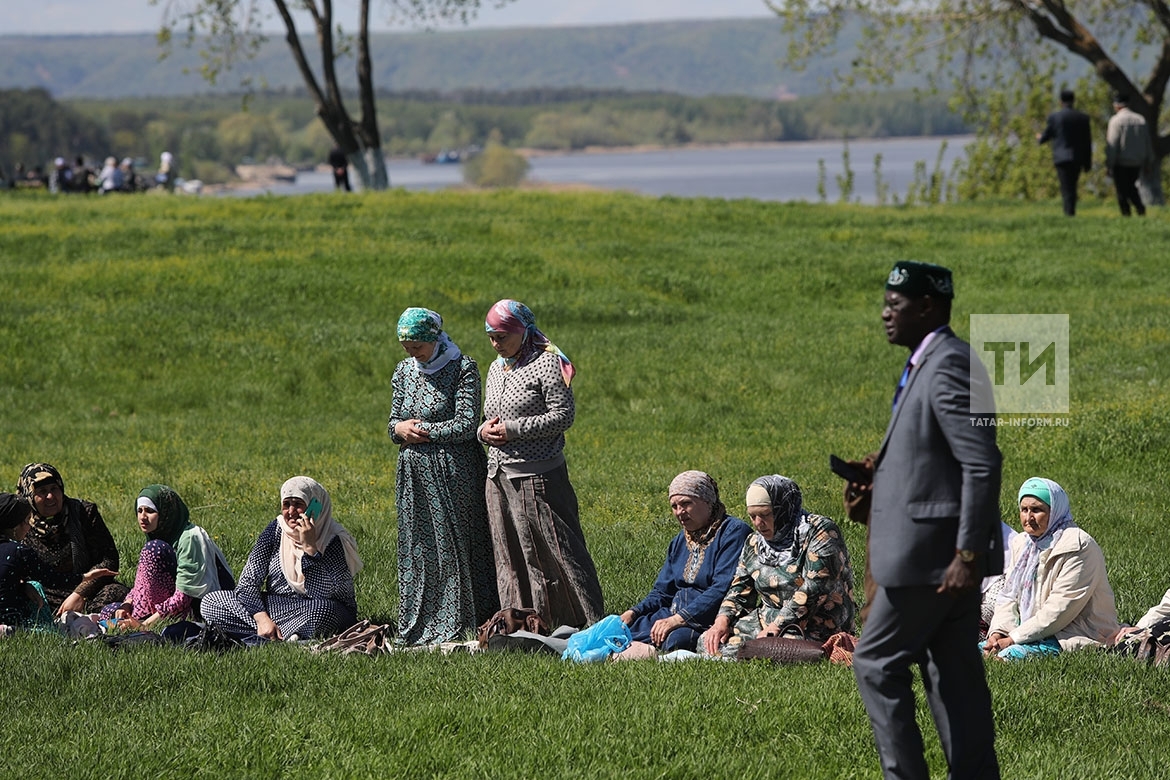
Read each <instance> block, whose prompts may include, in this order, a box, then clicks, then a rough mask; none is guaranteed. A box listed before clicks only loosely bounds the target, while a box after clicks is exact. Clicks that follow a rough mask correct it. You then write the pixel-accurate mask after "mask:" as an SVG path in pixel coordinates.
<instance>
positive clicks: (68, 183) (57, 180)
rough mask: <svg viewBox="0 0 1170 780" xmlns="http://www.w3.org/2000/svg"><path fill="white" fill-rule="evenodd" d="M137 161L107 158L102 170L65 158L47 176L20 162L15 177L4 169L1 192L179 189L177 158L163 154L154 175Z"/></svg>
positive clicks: (81, 159) (80, 157) (39, 168)
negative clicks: (21, 190) (176, 173)
mask: <svg viewBox="0 0 1170 780" xmlns="http://www.w3.org/2000/svg"><path fill="white" fill-rule="evenodd" d="M134 166H135V163H134V159H133V158H130V157H124V158H123V159H122V161H121V162H118V159H117V158H116V157H112V156H111V157H107V158H106V159H105V162H104V163H103V164H102V165H101V167H97V166H94V165H90V164H89V162H88V161H87V160H86V158H85V156H84V155H77V157H75V158H74V161H73V164H72V165H70V164H69V162H68V161H67V160H66V159H65V158H64V157H58V158H56V159H55V160H53V164H52V166H51V167H50V169H49V171H48V172H47V173H46V172H45V169H44V168H43V167H42V166H40V165H37V166H34V167H33V168H31V169H26V168H25V166H24V163H20V162H18V163H16V165H15V166H14V168H13V172H12V175H11V176H8V175H7V173H6V172H5V171H4V170H3V169H2V168H0V189H29V190H39V189H47V190H48V191H49V192H53V193H80V194H89V193H99V194H106V193H112V192H146V191H147V190H152V189H163V190H166V191H167V192H173V191H174V189H175V168H176V166H175V157H174V155H173V154H171V153H170V152H163V153H162V155H160V157H159V164H158V170H157V171H156V172H155V173H154V174H153V175H151V174H143V173H139V172H138V171H137V170H136V169H135V167H134Z"/></svg>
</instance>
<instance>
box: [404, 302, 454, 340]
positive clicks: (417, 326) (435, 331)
mask: <svg viewBox="0 0 1170 780" xmlns="http://www.w3.org/2000/svg"><path fill="white" fill-rule="evenodd" d="M442 333H443V318H442V317H440V316H439V313H438V312H435V311H431V310H430V309H424V308H421V307H419V306H411V307H410V308H409V309H407V310H406V311H404V312H402V316H401V317H399V318H398V340H399V341H428V342H430V341H438V340H439V336H440V335H441V334H442Z"/></svg>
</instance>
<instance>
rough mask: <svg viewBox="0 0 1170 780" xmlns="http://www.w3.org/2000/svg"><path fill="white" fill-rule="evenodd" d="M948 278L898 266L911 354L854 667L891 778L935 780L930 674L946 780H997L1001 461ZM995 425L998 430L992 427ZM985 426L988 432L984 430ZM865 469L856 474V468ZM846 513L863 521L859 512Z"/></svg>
mask: <svg viewBox="0 0 1170 780" xmlns="http://www.w3.org/2000/svg"><path fill="white" fill-rule="evenodd" d="M953 297H954V291H953V287H952V281H951V272H950V271H949V270H948V269H946V268H942V267H940V266H937V265H930V264H927V263H914V262H899V263H897V264H896V265H895V266H894V269H893V270H892V271H891V272H890V275H889V279H888V280H887V282H886V297H885V307H884V308H883V309H882V321H883V322H884V324H885V328H886V336H887V338H888V340H889V342H890V343H891V344H897V345H899V346H903V347H906V348H908V349H909V350H910V359H909V360H907V362H906V368H905V370H904V371H903V373H902V378H901V380H900V381H899V382H898V388H897V391H896V393H895V396H894V404H893V412H892V415H891V417H890V424H889V427H888V428H887V429H886V435H885V438H884V439H883V441H882V445H881V449H880V450H879V451H878V452H877V453H876V455H875V456H871V459H867V463H866V466H865V468H868V467H869V466H870V465H872V472H870V473H872V476H873V482H872V485H867V484H858V483H852V482H851V483H849V485H848V486H847V488H846V498H847V499H849V498H850V497H851V496H852V497H856V496H858V495H860V494H866V495H868V496H869V497H870V501H869V560H868V564H869V569H870V572H871V574H872V577H873V580H874V583H875V585H876V588H875V593H874V595H873V601H872V603H871V604H870V605H869V615H868V618H867V620H866V621H865V626H864V628H863V630H862V634H861V641H860V642H859V643H858V645H857V651H856V653H855V654H854V657H853V669H854V673H855V675H856V677H857V685H858V688H859V689H860V692H861V698H862V700H863V701H864V702H865V709H866V711H867V712H868V714H869V720H870V724H871V726H872V727H873V733H874V738H875V740H876V742H877V748H878V754H879V756H880V758H881V764H882V771H883V773H884V774H885V777H887V778H916V779H918V778H921V780H928V779H929V777H930V773H929V771H928V769H927V766H926V759H925V757H924V755H923V743H922V734H921V732H920V731H919V729H918V726H917V724H916V723H915V720H914V690H913V687H912V684H913V671H912V667H913V666H915V665H917V666H918V667H919V670H920V672H921V674H922V681H923V686H924V687H925V689H926V697H927V702H928V703H929V705H930V711H931V714H932V715H933V717H934V723H935V726H936V728H937V729H938V734H939V740H940V741H941V742H942V748H943V752H944V753H945V754H946V757H947V763H948V765H949V766H950V774H949V777H951V778H998V777H999V764H998V761H997V759H996V755H995V726H994V724H993V722H992V715H991V692H990V691H989V690H988V687H987V679H986V677H985V675H984V669H983V659H982V657H981V656H980V653H979V648H978V641H979V599H980V594H979V584H980V582H981V580H982V579H983V577H984V576H986V575H988V574H998V573H999V572H1001V571H1002V570H1003V550H1002V544H1003V542H1002V538H1001V535H1000V527H999V508H998V501H999V481H1000V462H1001V458H1000V452H999V448H998V447H997V446H996V443H995V426H994V424H991V425H986V424H985V423H987V422H988V418H989V417H994V415H986V414H975V413H973V412H972V409H990V408H991V406H990V405H976V406H973V405H972V401H973V399H975V400H977V401H979V403H980V404H989V401H988V400H987V399H989V398H990V393H991V384H990V381H989V380H988V377H987V372H986V371H985V370H984V369H983V366H982V364H981V363H980V362H979V361H978V359H976V358H974V357H973V356H972V353H971V349H970V347H969V345H968V344H967V343H966V342H964V341H963V340H961V339H960V338H959V337H958V336H956V335H955V334H954V332H953V331H952V330H951V329H950V327H949V325H948V323H949V322H950V315H951V300H952V298H953ZM992 422H994V421H992ZM981 423H983V424H981ZM857 465H861V464H857ZM851 516H855V517H856V514H855V513H854V512H851Z"/></svg>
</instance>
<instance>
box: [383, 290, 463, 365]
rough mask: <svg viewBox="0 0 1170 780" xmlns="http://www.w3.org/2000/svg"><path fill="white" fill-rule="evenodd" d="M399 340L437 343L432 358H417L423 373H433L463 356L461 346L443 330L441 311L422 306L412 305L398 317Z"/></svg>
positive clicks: (416, 360) (416, 361)
mask: <svg viewBox="0 0 1170 780" xmlns="http://www.w3.org/2000/svg"><path fill="white" fill-rule="evenodd" d="M398 340H399V341H424V342H428V343H434V344H435V351H434V352H432V353H431V359H430V360H428V361H427V362H425V363H424V362H422V361H421V360H419V359H417V358H415V363H416V364H417V365H418V370H419V372H420V373H423V374H433V373H435V372H436V371H438V370H439V369H441V368H442V367H443V366H445V365H447V364H448V363H450V362H451V361H452V360H458V359H459V358H460V357H462V356H463V353H462V352H461V351H460V350H459V347H458V346H457V345H456V344H455V342H454V341H452V340H451V337H450V336H448V335H447V334H446V333H445V332H444V331H443V318H442V317H441V316H439V313H438V312H437V311H431V310H430V309H424V308H422V307H420V306H411V307H410V308H409V309H407V310H406V311H404V312H402V316H401V317H399V318H398Z"/></svg>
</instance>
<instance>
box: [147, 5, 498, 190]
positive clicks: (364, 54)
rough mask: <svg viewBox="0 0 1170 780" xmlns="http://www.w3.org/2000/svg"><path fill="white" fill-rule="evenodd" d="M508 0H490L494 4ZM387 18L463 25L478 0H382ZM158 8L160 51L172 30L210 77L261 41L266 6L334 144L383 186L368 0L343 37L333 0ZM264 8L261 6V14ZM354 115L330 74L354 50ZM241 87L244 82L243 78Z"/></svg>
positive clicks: (368, 179) (366, 182) (365, 182)
mask: <svg viewBox="0 0 1170 780" xmlns="http://www.w3.org/2000/svg"><path fill="white" fill-rule="evenodd" d="M510 1H511V0H492V2H493V3H494V4H495V5H497V6H499V5H503V4H505V3H507V2H510ZM383 2H384V5H385V6H386V8H387V9H388V11H389V14H390V17H391V18H392V19H397V20H402V21H413V22H415V23H418V24H423V25H434V24H437V23H439V22H449V21H460V22H462V23H464V24H466V23H467V22H468V21H470V20H471V19H472V18H473V17H474V16H475V14H476V13H477V12H478V11H479V8H480V6H481V0H383ZM150 3H151V4H152V5H161V6H162V7H163V20H162V29H161V30H160V32H159V43H160V45H162V46H163V51H164V56H165V54H166V52H167V51H169V47H170V45H171V43H172V41H173V39H174V34H175V32H176V31H182V33H183V34H184V37H185V42H186V45H188V46H190V45H193V44H194V43H196V41H200V40H201V41H202V43H203V45H204V46H205V48H204V49H203V50H202V51H201V52H200V54H201V55H202V56H203V61H204V65H203V68H202V72H203V76H204V78H206V79H207V80H208V81H209V82H211V83H215V81H216V79H217V78H218V77H219V76H220V75H221V74H222V73H224V72H225V71H227V70H230V69H231V68H232V67H233V66H235V65H236V64H237V63H238V62H239V61H241V60H247V59H251V58H252V57H254V56H255V55H256V53H257V52H258V51H259V49H260V46H261V45H262V44H263V43H264V42H265V40H267V38H266V36H265V35H264V34H263V32H262V31H261V27H262V25H263V23H264V22H265V21H267V20H268V19H270V18H271V16H272V12H273V11H274V12H275V14H276V15H277V16H278V17H279V18H280V20H281V22H282V23H283V25H284V30H285V42H286V43H287V44H288V47H289V50H290V52H291V53H292V57H293V61H294V62H295V63H296V66H297V69H298V70H299V71H300V74H301V77H302V78H303V79H304V82H305V87H306V89H307V90H308V92H309V95H310V96H311V97H312V98H313V101H314V103H315V104H316V107H317V116H318V117H319V118H320V119H321V122H322V123H323V124H324V125H325V127H326V129H328V131H329V135H330V136H331V137H332V138H333V140H334V142H335V143H336V144H337V145H338V146H339V147H340V148H341V150H342V151H343V152H345V156H346V157H347V158H348V159H349V162H350V164H351V165H353V166H354V169H355V170H356V171H357V172H358V175H359V176H360V177H361V181H362V186H363V187H365V188H367V189H385V188H386V187H388V186H389V184H390V181H389V177H388V176H387V174H386V159H385V157H384V156H383V154H382V138H381V135H380V134H379V132H378V115H377V111H376V109H375V104H374V76H373V64H372V58H371V56H370V0H359V3H358V18H357V25H358V32H357V34H356V36H354V35H348V34H346V33H345V32H344V31H343V30H342V27H341V25H340V24H335V21H334V16H333V0H270V3H268V2H264V0H150ZM265 9H268V10H267V12H266V11H265ZM298 14H303V15H305V16H307V17H308V18H309V19H310V20H311V22H312V26H313V28H314V31H315V33H316V46H317V51H318V53H319V54H320V66H319V68H314V66H313V65H312V63H311V62H310V60H309V54H308V52H307V51H306V49H305V41H303V40H302V38H301V35H300V32H299V30H298V29H297V23H296V18H297V15H298ZM355 46H356V67H357V86H358V103H359V105H360V107H361V116H360V117H359V118H358V119H357V120H354V119H353V118H352V117H351V116H350V113H349V111H348V110H347V109H346V107H345V101H344V96H343V94H342V91H341V86H340V84H339V83H338V78H337V67H336V66H337V62H338V60H339V59H340V58H341V57H343V56H344V55H347V54H350V53H353V52H354V47H355ZM243 83H244V84H245V85H247V86H250V81H249V80H248V79H244V82H243Z"/></svg>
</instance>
